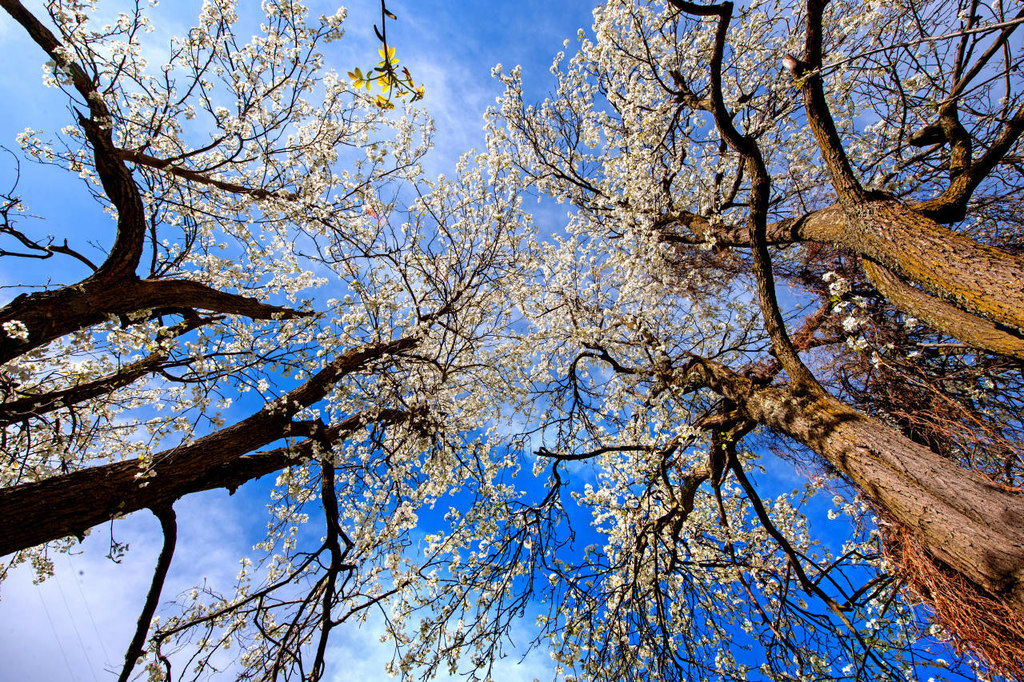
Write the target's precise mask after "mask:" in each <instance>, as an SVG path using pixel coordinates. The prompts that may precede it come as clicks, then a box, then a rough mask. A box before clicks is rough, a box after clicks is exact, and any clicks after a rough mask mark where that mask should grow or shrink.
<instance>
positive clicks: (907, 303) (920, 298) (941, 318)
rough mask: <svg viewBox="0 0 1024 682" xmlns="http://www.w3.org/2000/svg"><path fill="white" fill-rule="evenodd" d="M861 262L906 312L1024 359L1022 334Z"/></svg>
mask: <svg viewBox="0 0 1024 682" xmlns="http://www.w3.org/2000/svg"><path fill="white" fill-rule="evenodd" d="M861 264H862V266H863V267H864V273H865V274H866V275H867V276H868V280H869V281H870V282H871V284H873V285H874V287H875V288H876V289H878V292H879V293H880V294H882V295H883V296H885V298H886V299H887V300H888V301H889V302H890V303H892V304H893V305H894V306H896V307H897V308H898V309H899V310H902V311H903V312H904V313H906V314H908V315H913V316H914V317H917V318H919V319H921V320H923V321H925V322H926V323H927V324H929V325H930V326H931V327H933V328H934V329H937V330H939V331H941V332H943V333H944V334H948V335H949V336H952V337H954V338H957V339H959V340H960V341H963V342H964V343H966V344H968V345H970V346H973V347H975V348H983V349H985V350H988V351H992V352H993V353H999V354H1000V355H1006V356H1009V357H1014V358H1019V359H1021V360H1024V338H1022V337H1021V336H1019V335H1016V334H1009V333H1007V332H1005V331H1003V330H1002V329H1000V328H999V327H998V326H996V325H995V324H992V323H991V322H989V321H988V320H985V319H983V318H980V317H978V316H976V315H971V314H970V313H965V312H964V311H962V310H960V309H959V308H957V307H955V306H951V305H949V304H947V303H945V302H943V301H942V300H940V299H938V298H936V297H934V296H930V295H928V294H926V293H924V292H923V291H921V290H919V289H915V288H914V287H912V286H910V285H909V284H907V283H906V282H904V281H903V280H901V279H900V278H899V277H897V276H896V275H895V274H893V272H892V271H891V270H889V269H888V268H885V267H883V266H881V265H879V264H878V263H874V262H872V261H869V260H866V259H863V260H861Z"/></svg>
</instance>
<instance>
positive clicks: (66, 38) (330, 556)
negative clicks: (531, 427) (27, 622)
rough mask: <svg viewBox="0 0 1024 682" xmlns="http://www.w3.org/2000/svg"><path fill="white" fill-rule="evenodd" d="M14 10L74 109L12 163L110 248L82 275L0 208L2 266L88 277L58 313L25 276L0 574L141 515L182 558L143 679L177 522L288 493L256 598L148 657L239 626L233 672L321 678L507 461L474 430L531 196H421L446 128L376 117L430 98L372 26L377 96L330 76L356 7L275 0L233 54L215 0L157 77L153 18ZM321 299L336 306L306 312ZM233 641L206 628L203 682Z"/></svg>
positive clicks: (231, 23) (233, 41)
mask: <svg viewBox="0 0 1024 682" xmlns="http://www.w3.org/2000/svg"><path fill="white" fill-rule="evenodd" d="M2 7H3V9H4V10H5V12H6V13H7V14H8V15H9V16H10V17H11V18H12V19H13V20H14V21H15V22H16V23H17V24H18V25H19V26H20V28H21V30H23V31H25V33H26V34H27V35H28V36H29V37H30V38H31V40H32V41H33V42H34V43H35V44H36V46H38V48H40V49H41V51H42V52H41V53H40V54H41V55H45V58H48V59H49V60H50V61H49V62H48V66H47V68H48V69H49V74H50V76H49V77H48V80H49V83H48V84H49V85H51V86H55V87H57V88H59V89H60V90H61V91H62V92H63V93H64V94H65V95H66V101H67V102H68V109H69V112H70V114H71V122H72V125H69V126H68V127H66V128H64V129H63V130H62V131H60V133H59V135H56V136H55V137H54V138H53V139H51V138H49V137H48V136H47V135H46V134H44V133H43V132H40V131H35V130H27V131H25V133H23V134H22V135H21V136H20V138H19V142H20V144H21V146H22V148H23V150H24V152H25V153H26V154H27V155H28V156H29V157H30V158H33V159H35V160H37V161H40V162H42V163H44V164H53V165H56V166H59V167H64V168H66V169H67V170H69V171H71V172H73V173H77V174H78V175H80V176H81V177H82V179H83V180H84V182H85V187H86V189H87V190H88V191H89V192H91V193H92V195H93V196H94V197H95V199H96V201H97V203H98V207H99V208H100V209H102V211H98V212H97V213H98V215H102V212H103V211H105V212H107V213H109V214H110V215H112V216H113V217H114V218H115V219H116V234H115V235H114V238H113V239H112V240H105V241H106V242H107V243H109V244H110V245H109V247H108V248H107V249H106V251H105V253H104V254H103V258H102V260H101V261H98V262H94V256H92V255H91V254H87V253H86V252H84V251H83V250H82V249H81V248H80V247H79V246H77V245H74V244H73V241H74V240H73V239H71V238H70V237H69V238H68V239H63V238H61V239H54V238H53V237H50V238H46V237H39V236H38V233H39V229H38V227H37V226H34V225H31V224H30V225H29V226H28V227H26V226H25V222H31V218H30V217H29V216H27V215H26V214H22V213H21V212H20V211H21V209H22V208H23V206H22V203H21V201H22V200H21V198H20V197H19V196H18V195H17V194H16V193H15V190H11V191H10V192H8V193H7V194H6V195H5V197H4V205H3V218H4V222H3V226H2V230H0V233H2V236H3V238H4V239H5V240H7V244H6V245H5V247H4V251H3V252H2V255H3V257H4V259H5V260H7V261H8V262H10V261H12V260H16V259H18V258H29V259H37V260H38V261H39V262H40V263H42V264H43V265H44V267H47V268H48V267H49V265H50V261H49V259H51V258H67V259H68V261H69V262H70V260H71V259H75V261H77V264H80V265H81V266H84V267H85V268H87V272H86V275H85V276H84V277H83V278H82V279H80V280H79V281H77V282H74V281H72V282H70V283H68V284H64V285H44V286H43V287H42V288H41V290H40V291H32V282H31V281H25V282H24V287H23V290H22V292H21V293H19V295H18V296H16V297H15V298H14V299H13V300H11V301H10V302H8V303H7V304H6V305H5V306H4V307H3V309H2V310H0V322H2V328H3V335H2V338H0V359H2V361H3V362H4V363H5V364H4V365H3V369H2V374H0V376H2V389H0V390H2V396H3V405H2V408H0V423H2V425H3V429H4V430H3V441H2V448H3V468H2V477H3V483H2V486H3V487H2V491H0V498H2V499H0V507H2V508H3V514H4V515H5V516H4V525H3V529H2V532H0V554H3V555H7V554H10V553H12V552H14V553H15V554H14V557H13V560H12V562H11V564H12V565H14V564H18V563H20V562H23V561H27V560H31V561H33V562H34V563H36V564H37V567H38V568H39V570H40V571H41V572H43V573H46V572H47V571H49V570H52V569H50V567H49V564H48V559H47V555H46V553H45V552H46V548H45V547H38V546H39V545H41V544H42V543H54V542H56V543H57V545H58V546H68V545H70V544H71V543H72V542H73V540H62V539H63V538H71V537H78V538H81V537H83V536H84V535H85V534H86V533H87V532H88V531H89V529H90V528H92V527H93V526H95V525H97V524H99V523H102V522H105V521H109V520H112V519H115V518H117V517H120V516H122V515H125V514H130V513H132V512H134V511H138V510H142V509H150V510H152V512H153V513H154V514H156V515H157V517H158V518H159V519H160V521H161V525H162V527H163V528H164V533H165V547H164V552H163V553H162V554H161V557H160V561H159V565H158V566H157V568H156V571H155V576H154V581H153V588H152V590H151V592H150V595H149V598H148V600H147V603H146V605H145V608H144V610H143V613H142V616H141V617H140V619H139V628H138V631H137V634H136V637H135V639H134V641H133V642H132V643H131V645H130V646H129V647H128V651H127V654H126V658H125V666H124V669H123V671H122V673H121V679H127V678H129V676H131V674H132V671H133V668H134V665H135V663H136V659H137V658H138V657H140V656H141V655H142V654H143V653H144V651H145V642H146V639H147V637H146V635H147V632H148V631H149V628H150V622H151V619H152V616H153V614H154V612H155V609H156V607H157V604H158V600H159V598H160V592H161V586H162V583H163V580H164V577H165V575H166V573H167V570H168V566H169V564H170V561H171V557H172V555H173V552H174V546H175V539H176V530H175V514H174V511H173V505H174V503H175V502H176V501H177V500H178V499H180V498H182V497H184V496H186V495H190V494H193V493H196V492H199V491H203V490H210V489H213V488H217V487H226V488H228V489H230V490H232V491H233V490H234V489H235V488H237V487H238V486H240V485H242V484H244V483H245V482H247V481H250V480H253V479H256V478H258V477H260V476H265V475H267V474H270V473H275V472H282V471H283V472H284V473H281V474H280V478H279V479H278V483H279V489H278V494H277V496H276V497H275V498H274V505H275V514H274V516H273V517H272V521H271V524H270V529H269V531H268V535H267V538H266V540H265V542H264V545H265V547H266V549H267V552H268V554H267V556H266V557H265V558H264V560H263V563H262V564H261V570H258V571H256V573H257V575H258V576H259V577H260V579H262V580H264V583H263V584H262V585H259V586H243V587H240V588H239V589H240V594H239V595H231V597H230V598H225V599H224V600H222V602H221V605H222V607H223V608H222V609H221V613H214V614H213V615H211V614H210V612H209V611H204V610H202V609H198V610H195V611H190V612H187V613H185V614H183V615H182V616H181V618H179V619H177V620H172V621H170V622H169V623H167V624H166V625H165V627H164V629H162V630H160V631H158V632H156V633H154V636H153V638H152V640H151V646H152V647H153V648H154V651H155V652H156V655H157V658H155V659H154V662H153V663H152V665H153V666H155V668H154V670H155V669H156V668H160V669H161V670H163V671H164V672H165V673H166V674H167V676H168V677H169V676H171V674H172V672H173V671H172V669H171V666H172V659H173V656H170V655H169V654H167V653H166V651H167V648H168V644H167V643H168V642H169V641H173V639H174V637H175V636H176V635H178V634H179V633H183V634H181V636H182V637H184V638H186V639H187V638H188V637H191V636H192V632H193V631H194V630H196V629H198V630H200V631H201V630H202V629H204V628H206V627H209V628H210V629H211V631H212V630H218V629H219V628H220V627H221V625H222V624H223V618H221V615H222V614H223V613H239V614H243V617H242V618H241V621H240V622H239V623H238V628H241V629H242V630H247V631H252V632H254V633H256V638H257V640H258V641H257V642H255V643H252V642H251V641H250V642H249V643H250V644H252V646H250V647H249V650H248V651H247V652H246V655H245V660H244V661H243V663H244V667H246V668H248V669H250V670H266V671H273V676H275V677H277V676H282V677H285V678H286V679H291V678H292V677H294V676H301V677H302V678H303V679H305V678H306V677H307V676H311V678H319V676H320V675H322V673H323V670H324V652H325V646H326V642H327V638H328V636H329V634H330V631H331V629H332V628H333V627H334V626H335V625H337V624H338V623H340V622H341V621H344V620H346V619H347V618H354V617H357V616H359V615H360V614H361V613H362V612H364V611H365V609H366V608H367V607H368V606H369V605H372V604H373V603H375V602H377V601H380V600H382V599H385V598H386V597H387V596H388V595H387V594H386V593H384V592H383V591H382V590H381V588H380V586H379V579H378V577H377V575H376V573H375V572H373V571H368V572H365V573H364V572H362V571H360V572H359V573H358V574H356V568H357V567H359V566H361V565H363V564H364V563H376V564H377V565H383V563H384V562H383V559H382V557H386V556H388V555H390V554H394V553H396V552H400V550H401V548H402V547H403V543H405V542H406V539H405V537H406V536H407V534H408V533H407V531H408V529H409V528H410V527H411V526H412V525H414V522H415V512H414V510H416V509H418V508H419V507H420V506H422V505H424V504H428V503H429V501H430V500H431V499H434V498H436V497H437V496H438V495H439V494H440V492H441V491H445V490H447V489H448V488H449V487H450V486H453V485H454V486H455V487H466V488H472V485H471V483H470V482H469V481H471V480H474V477H476V478H477V479H478V480H481V481H485V480H486V477H487V476H489V475H490V473H489V472H490V471H491V470H492V469H495V468H497V467H498V466H499V464H500V463H502V462H504V461H505V460H506V459H507V455H506V454H505V453H503V452H500V451H496V450H492V448H490V447H489V446H488V444H487V443H486V442H484V441H483V440H482V435H481V434H480V433H477V434H476V435H472V434H473V432H472V431H471V430H472V429H477V428H478V427H479V426H480V425H481V424H486V423H487V421H488V419H489V418H490V415H491V413H492V411H493V410H494V409H495V403H494V401H489V400H487V399H486V397H487V396H488V395H490V394H489V391H492V390H494V388H495V387H497V386H500V385H501V375H500V373H499V372H498V370H497V363H496V361H495V362H490V363H486V364H484V363H482V362H481V361H480V360H481V357H482V356H484V355H486V354H487V352H485V351H484V350H482V348H484V347H486V346H488V345H489V344H492V341H491V340H489V339H491V338H492V337H493V335H494V333H495V330H500V329H502V327H503V325H504V324H505V321H506V319H507V317H508V311H507V309H506V307H505V306H506V304H505V303H503V301H504V300H505V297H504V295H503V294H502V292H501V288H500V286H499V285H500V280H501V277H502V276H503V275H505V274H512V273H514V272H515V270H516V268H517V267H519V266H518V263H517V261H516V255H515V248H514V242H513V237H514V234H515V232H514V230H515V229H517V226H518V225H520V224H521V223H522V219H521V218H520V216H519V211H518V208H517V199H516V196H515V193H514V192H513V191H506V189H507V188H504V187H503V183H502V180H501V179H500V178H496V177H495V178H492V177H490V176H491V175H492V173H491V172H490V171H489V170H488V168H487V167H486V165H484V164H472V163H470V162H469V160H467V162H466V164H464V165H463V167H462V168H460V171H459V173H458V176H457V177H456V178H455V179H450V180H446V179H444V178H442V179H440V180H438V181H433V182H428V181H425V180H423V179H422V178H421V177H420V176H421V170H420V167H419V162H420V159H421V157H422V155H423V154H424V152H425V151H426V149H427V147H428V146H429V138H430V126H429V123H428V122H427V121H426V120H425V119H424V118H423V117H422V116H421V115H419V114H417V113H416V112H411V111H410V112H407V113H406V115H405V116H404V117H401V118H399V117H394V116H391V115H389V114H388V111H389V109H391V108H393V104H392V102H391V96H394V95H396V90H397V91H398V92H397V97H401V95H402V92H403V91H402V90H400V88H402V87H404V88H405V91H404V92H407V93H408V94H412V95H415V96H418V95H420V94H422V91H419V92H417V91H416V88H417V87H418V86H416V85H415V84H414V83H413V81H412V79H411V77H410V76H409V74H408V72H405V73H404V77H403V76H399V75H397V74H396V71H395V68H396V67H395V64H397V59H396V58H395V57H394V48H390V47H389V46H388V44H387V41H386V38H385V35H386V34H385V33H384V31H383V30H382V29H378V30H377V34H378V36H379V37H380V40H381V41H382V48H381V53H382V55H383V58H382V62H381V64H380V65H379V66H378V67H377V68H376V69H374V70H373V71H372V72H368V73H367V74H366V80H367V83H366V87H365V91H358V90H356V89H355V88H353V87H352V85H351V84H350V83H349V81H348V80H347V79H345V78H340V77H338V76H337V75H336V74H335V73H334V72H332V71H330V70H328V69H327V68H326V67H325V65H324V57H323V54H322V52H321V50H322V45H323V44H324V43H327V42H330V41H332V40H335V39H337V38H339V37H340V36H341V21H342V20H343V18H344V11H343V10H342V11H339V12H338V13H337V14H336V15H334V16H331V17H320V18H319V19H315V20H314V19H311V18H310V17H309V16H308V11H307V10H306V9H305V8H304V7H302V6H301V5H300V4H298V3H293V2H268V3H265V4H264V7H263V9H264V12H265V15H266V16H265V17H264V18H263V25H262V27H261V32H260V33H258V34H257V35H256V36H254V37H253V38H252V40H251V41H249V42H244V41H243V40H241V39H240V35H239V34H240V31H241V30H242V29H240V28H239V27H238V26H237V24H238V22H239V21H240V20H239V17H238V15H237V14H236V12H235V3H233V2H230V1H228V0H225V1H222V2H208V3H205V4H204V5H203V8H202V11H201V13H200V15H199V19H198V23H197V25H196V26H195V27H193V28H192V29H191V30H189V31H188V33H187V35H186V36H184V37H181V38H176V39H173V40H172V41H171V42H170V45H169V47H168V48H167V52H166V60H165V62H164V63H163V64H162V65H159V67H158V68H154V67H153V66H150V65H149V64H148V63H147V60H146V58H144V56H143V55H144V53H145V54H146V55H147V56H149V57H151V56H152V53H148V52H146V49H147V46H146V45H145V43H144V41H143V39H144V37H145V35H146V33H147V32H149V31H150V30H151V29H152V25H151V24H150V22H149V19H148V17H147V16H146V14H145V13H144V12H143V9H142V8H141V7H140V6H139V5H136V6H135V7H134V9H133V10H131V11H130V12H128V13H121V14H118V15H116V16H108V15H107V14H105V12H107V11H109V10H106V9H105V8H99V9H100V11H99V12H97V9H98V8H96V7H94V6H93V4H92V3H88V2H87V3H79V2H68V3H64V2H50V3H47V4H46V16H45V17H43V18H40V17H41V16H42V15H38V14H36V13H33V12H32V11H30V10H29V9H27V8H26V7H24V6H23V5H22V4H21V3H20V2H18V1H17V0H3V3H2ZM381 9H382V20H383V19H385V18H388V17H393V15H391V14H390V12H388V11H387V9H386V8H385V6H384V3H383V2H382V3H381ZM94 12H97V14H95V15H94ZM97 17H101V18H97ZM104 18H106V19H107V20H108V21H109V23H107V24H105V22H104ZM44 19H45V21H44ZM359 85H363V84H362V83H360V84H359ZM373 85H377V86H381V87H383V90H384V92H386V93H388V97H387V98H385V97H382V96H381V95H379V94H377V93H375V92H372V86H373ZM61 230H62V232H63V233H64V234H68V235H70V234H71V233H73V232H74V230H72V229H71V228H67V227H62V228H61ZM101 239H103V238H101ZM12 244H13V246H11V245H12ZM72 271H73V268H72ZM53 272H54V271H53V270H52V269H49V270H48V271H47V272H46V273H44V274H43V276H42V277H41V279H42V280H45V278H46V276H47V274H52V273H53ZM328 283H329V284H330V286H331V290H332V291H331V293H332V294H333V295H334V297H335V298H331V299H328V298H327V296H326V295H323V294H322V293H319V292H318V289H320V290H321V291H322V288H323V287H324V285H326V284H328ZM467 396H468V397H467ZM474 396H482V397H481V398H479V399H477V398H475V397H474ZM233 403H235V404H237V405H238V406H237V407H235V408H232V404H233ZM229 410H231V411H229ZM476 472H479V475H477V473H476ZM336 484H337V486H338V489H339V490H341V491H342V492H343V493H344V496H342V497H341V498H340V499H339V497H338V495H337V493H336V491H335V485H336ZM470 494H472V493H470ZM318 497H320V498H322V500H323V503H324V504H323V510H322V512H321V514H320V515H321V517H322V518H323V520H324V523H325V527H326V531H325V533H326V535H325V538H324V539H323V541H322V542H321V543H320V544H319V546H318V547H315V548H313V549H311V550H310V551H308V552H306V551H305V550H306V547H305V544H304V543H301V542H298V541H297V540H296V537H295V536H296V534H297V533H298V528H299V526H300V525H301V522H300V519H301V517H302V514H303V512H302V509H303V507H304V506H307V505H309V504H311V503H312V501H313V500H315V499H317V498H318ZM296 546H297V547H296ZM33 548H34V549H33ZM275 550H276V552H275ZM6 570H7V569H6V568H5V569H4V572H6ZM254 570H255V569H254ZM249 587H251V588H252V589H251V591H249ZM303 590H304V592H303ZM394 591H395V590H394V589H391V592H394ZM299 593H301V594H300V595H299V596H298V597H296V594H299ZM281 595H284V596H281ZM202 598H205V595H204V596H203V597H202ZM202 598H200V597H199V596H198V595H197V596H196V599H202ZM211 610H213V611H215V612H216V611H217V610H218V609H217V607H216V606H214V607H211ZM275 619H276V620H277V622H278V623H282V624H284V625H283V626H282V627H277V626H274V625H271V624H270V623H271V621H274V620H275ZM282 628H283V629H282ZM318 632H319V640H318V641H317V642H315V643H314V644H313V645H312V647H310V645H309V643H310V641H311V639H310V638H311V637H312V636H315V635H316V633H318ZM233 636H234V635H233V634H232V632H231V628H229V629H228V632H227V634H226V635H225V636H219V635H217V634H210V636H209V639H208V641H207V642H206V645H204V649H203V650H202V651H201V653H200V657H199V662H200V667H202V666H203V665H204V662H206V663H208V662H209V661H210V660H211V657H212V656H215V655H219V654H218V649H220V647H222V646H226V645H227V644H228V642H229V641H230V638H231V637H233ZM161 645H163V648H161Z"/></svg>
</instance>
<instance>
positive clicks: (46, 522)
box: [0, 337, 418, 555]
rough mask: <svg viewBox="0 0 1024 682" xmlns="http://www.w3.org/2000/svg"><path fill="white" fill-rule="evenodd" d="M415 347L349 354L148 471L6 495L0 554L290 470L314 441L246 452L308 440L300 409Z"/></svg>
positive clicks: (72, 479) (84, 476)
mask: <svg viewBox="0 0 1024 682" xmlns="http://www.w3.org/2000/svg"><path fill="white" fill-rule="evenodd" d="M417 344H418V340H417V339H416V338H414V337H407V338H401V339H396V340H394V341H390V342H387V343H377V344H368V345H366V346H363V347H360V348H357V349H355V350H352V351H349V352H347V353H343V354H342V355H340V356H339V357H338V358H336V359H335V360H334V361H333V362H331V363H330V364H329V365H327V367H325V368H324V369H323V370H321V371H320V372H318V373H317V374H316V375H314V376H313V377H311V378H310V379H309V380H308V381H306V382H305V383H304V384H303V385H302V386H299V387H298V388H296V389H295V390H293V391H291V392H290V393H288V394H286V395H285V396H283V397H281V398H279V399H278V400H275V401H274V402H272V403H269V404H268V405H267V406H266V407H264V408H263V409H262V410H260V411H259V412H257V413H256V414H253V415H252V416H250V417H248V418H246V419H243V420H242V421H240V422H238V423H236V424H233V425H231V426H228V427H226V428H223V429H221V430H220V431H217V432H216V433H212V434H210V435H208V436H204V437H202V438H200V439H198V440H196V441H195V442H193V443H190V444H188V445H181V446H178V447H175V448H171V449H170V450H165V451H163V452H159V453H156V454H154V455H153V458H152V463H151V464H150V465H149V468H148V469H145V470H144V469H141V468H140V466H139V462H138V461H137V460H130V461H125V462H117V463H114V464H107V465H104V466H97V467H92V468H90V469H85V470H82V471H76V472H72V473H70V474H65V475H62V476H54V477H53V478H49V479H46V480H43V481H38V482H34V483H26V484H23V485H18V486H13V487H11V488H6V489H3V490H0V518H2V519H4V523H3V525H2V528H0V555H4V554H9V553H11V552H16V551H18V550H21V549H26V548H28V547H33V546H35V545H38V544H41V543H44V542H48V541H50V540H56V539H58V538H62V537H67V536H68V535H75V536H79V537H81V536H82V535H83V534H84V533H85V531H86V530H88V529H89V528H91V527H93V526H95V525H97V524H99V523H103V522H105V521H109V520H110V519H113V518H116V517H118V516H121V515H124V514H129V513H131V512H133V511H138V510H140V509H147V508H150V509H151V508H153V507H158V506H162V505H168V504H171V503H173V502H174V501H175V500H177V499H179V498H180V497H182V496H184V495H188V494H190V493H194V492H198V491H201V490H211V489H213V488H219V487H228V488H232V489H233V488H234V487H237V486H238V485H240V484H241V483H244V482H245V481H247V480H249V479H250V478H255V477H259V476H262V475H264V474H266V473H269V472H271V471H276V470H277V469H280V468H282V467H285V466H288V465H289V464H290V463H293V462H294V461H295V460H296V459H297V458H299V459H301V458H302V457H304V456H307V455H308V453H309V452H312V450H311V448H312V445H313V441H311V440H308V439H307V440H306V441H304V442H303V443H302V444H300V445H298V446H296V447H295V448H293V449H292V450H288V449H279V450H275V451H274V452H271V453H262V455H258V456H250V457H246V455H247V454H248V453H250V452H253V451H254V450H257V449H258V448H261V447H264V446H266V445H268V444H270V443H272V442H274V441H276V440H279V439H281V438H285V437H288V436H309V435H310V433H308V432H309V430H310V427H309V425H305V424H294V423H292V416H293V415H294V414H295V413H296V412H298V411H299V410H300V409H302V408H304V407H308V406H309V405H312V404H313V403H315V402H317V401H318V400H321V399H322V398H323V397H324V396H325V395H326V394H327V392H328V391H329V390H330V388H331V386H333V385H334V383H335V382H337V381H338V380H339V379H341V378H342V377H344V376H345V375H347V374H351V373H353V372H356V371H359V370H361V369H363V368H364V367H366V365H367V364H369V363H370V362H372V361H374V360H378V359H380V358H383V357H385V356H392V355H395V354H397V353H401V352H403V351H407V350H409V349H411V348H414V347H415V346H416V345H417ZM403 415H404V413H402V412H399V411H397V410H382V411H381V413H380V414H379V416H376V417H372V418H371V417H366V416H363V415H356V416H353V417H350V418H349V419H347V420H345V421H344V422H342V423H340V424H338V425H335V426H332V427H329V428H328V430H327V433H328V435H329V436H330V437H331V438H332V439H337V438H339V437H341V436H342V435H344V434H347V433H351V432H353V431H355V430H356V429H358V428H361V427H362V426H363V425H365V424H368V423H371V422H374V421H394V420H397V419H399V418H401V417H402V416H403ZM307 451H308V452H307ZM140 474H145V475H144V476H141V477H140V476H139V475H140Z"/></svg>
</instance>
